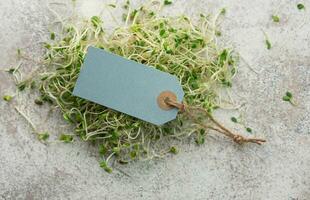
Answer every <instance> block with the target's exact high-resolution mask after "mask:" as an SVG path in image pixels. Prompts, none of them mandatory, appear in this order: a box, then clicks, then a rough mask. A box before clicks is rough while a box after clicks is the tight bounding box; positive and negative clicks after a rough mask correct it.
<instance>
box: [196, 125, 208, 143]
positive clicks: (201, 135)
mask: <svg viewBox="0 0 310 200" xmlns="http://www.w3.org/2000/svg"><path fill="white" fill-rule="evenodd" d="M205 134H206V131H205V130H204V129H200V131H199V132H198V134H197V137H196V139H195V142H196V144H198V145H202V144H204V143H205Z"/></svg>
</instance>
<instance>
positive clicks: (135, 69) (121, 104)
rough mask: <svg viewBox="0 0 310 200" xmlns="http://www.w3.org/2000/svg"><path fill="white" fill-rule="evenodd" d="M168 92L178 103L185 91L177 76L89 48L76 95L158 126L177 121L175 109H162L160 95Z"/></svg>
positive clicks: (75, 89)
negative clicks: (159, 100)
mask: <svg viewBox="0 0 310 200" xmlns="http://www.w3.org/2000/svg"><path fill="white" fill-rule="evenodd" d="M167 91H168V93H169V94H172V95H174V96H175V97H176V99H177V100H178V101H180V102H181V101H182V100H183V96H184V92H183V90H182V88H181V86H180V83H179V80H178V78H177V77H176V76H173V75H171V74H168V73H165V72H162V71H159V70H157V69H154V68H152V67H148V66H146V65H143V64H140V63H137V62H135V61H131V60H128V59H126V58H123V57H121V56H118V55H115V54H112V53H109V52H107V51H105V50H102V49H99V48H95V47H89V48H88V52H87V54H86V57H85V60H84V63H83V66H82V68H81V72H80V74H79V77H78V80H77V82H76V85H75V87H74V91H73V95H75V96H78V97H81V98H84V99H87V100H90V101H92V102H95V103H98V104H101V105H103V106H105V107H108V108H111V109H114V110H117V111H119V112H123V113H126V114H128V115H131V116H133V117H136V118H139V119H141V120H144V121H147V122H150V123H152V124H155V125H161V124H164V123H166V122H168V121H171V120H173V119H175V118H176V115H177V113H178V110H177V109H176V108H170V109H163V107H161V106H160V104H159V103H158V99H159V96H160V95H161V94H165V93H166V92H167Z"/></svg>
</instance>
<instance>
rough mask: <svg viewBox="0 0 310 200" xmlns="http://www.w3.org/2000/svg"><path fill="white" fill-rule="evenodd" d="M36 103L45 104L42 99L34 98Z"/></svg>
mask: <svg viewBox="0 0 310 200" xmlns="http://www.w3.org/2000/svg"><path fill="white" fill-rule="evenodd" d="M34 103H35V104H37V105H39V106H41V105H43V101H42V99H35V100H34Z"/></svg>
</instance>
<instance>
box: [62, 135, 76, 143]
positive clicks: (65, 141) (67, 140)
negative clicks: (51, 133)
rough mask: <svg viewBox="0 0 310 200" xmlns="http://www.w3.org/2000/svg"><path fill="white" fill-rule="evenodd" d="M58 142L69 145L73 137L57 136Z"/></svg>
mask: <svg viewBox="0 0 310 200" xmlns="http://www.w3.org/2000/svg"><path fill="white" fill-rule="evenodd" d="M59 140H60V141H62V142H64V143H70V142H72V141H73V136H72V135H67V134H61V135H60V136H59Z"/></svg>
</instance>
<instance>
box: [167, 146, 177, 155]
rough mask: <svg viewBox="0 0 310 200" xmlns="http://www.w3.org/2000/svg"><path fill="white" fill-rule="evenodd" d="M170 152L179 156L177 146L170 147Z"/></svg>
mask: <svg viewBox="0 0 310 200" xmlns="http://www.w3.org/2000/svg"><path fill="white" fill-rule="evenodd" d="M169 152H170V153H172V154H178V152H179V151H178V149H177V148H176V147H175V146H172V147H170V149H169Z"/></svg>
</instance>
